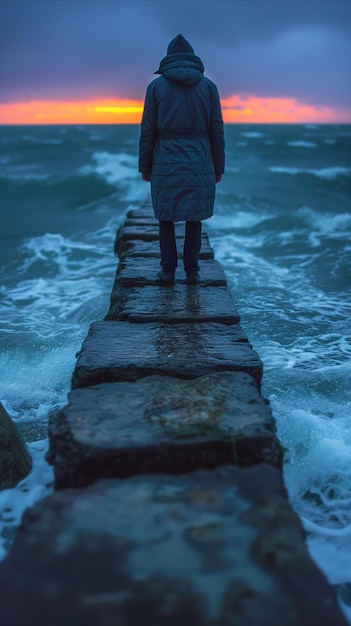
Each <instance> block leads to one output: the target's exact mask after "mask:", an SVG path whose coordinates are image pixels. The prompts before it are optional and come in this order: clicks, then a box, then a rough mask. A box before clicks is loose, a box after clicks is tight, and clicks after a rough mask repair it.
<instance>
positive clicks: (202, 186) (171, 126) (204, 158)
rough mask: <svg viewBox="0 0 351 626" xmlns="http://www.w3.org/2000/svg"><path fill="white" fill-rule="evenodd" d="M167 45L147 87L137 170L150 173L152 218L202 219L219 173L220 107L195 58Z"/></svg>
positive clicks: (221, 161) (221, 150)
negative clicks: (163, 55)
mask: <svg viewBox="0 0 351 626" xmlns="http://www.w3.org/2000/svg"><path fill="white" fill-rule="evenodd" d="M179 37H182V36H181V35H179V36H178V38H179ZM176 39H177V38H176ZM182 39H183V41H184V42H185V44H187V45H188V46H189V48H190V50H192V48H191V46H190V44H188V42H187V41H186V40H185V39H184V38H182ZM173 41H176V40H173ZM180 43H181V44H182V41H180ZM171 44H172V42H171ZM171 44H170V46H169V47H168V51H167V52H168V54H167V56H166V57H164V58H163V59H162V61H161V64H160V68H159V70H158V72H155V73H158V74H160V77H159V78H156V79H155V80H153V81H152V82H151V83H150V84H149V86H148V88H147V92H146V97H145V106H144V113H143V119H142V124H141V134H140V145H139V171H140V172H142V173H144V174H150V173H151V175H152V179H151V195H152V203H153V207H154V212H155V216H156V218H157V219H159V220H166V221H180V220H188V221H197V220H204V219H207V218H208V217H211V215H213V206H214V199H215V175H216V174H217V175H219V174H223V172H224V136H223V121H222V114H221V106H220V102H219V96H218V91H217V87H216V85H215V84H214V83H213V82H212V81H211V80H209V79H208V78H206V77H205V76H204V75H203V72H204V67H203V64H202V62H201V60H200V59H199V57H197V56H195V54H194V53H193V52H188V51H186V52H176V53H172V47H171ZM189 48H188V49H189ZM175 49H176V50H177V49H179V39H178V48H177V47H175ZM181 49H182V48H181ZM170 52H171V53H170Z"/></svg>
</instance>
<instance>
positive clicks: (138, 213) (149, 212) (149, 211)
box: [126, 202, 155, 219]
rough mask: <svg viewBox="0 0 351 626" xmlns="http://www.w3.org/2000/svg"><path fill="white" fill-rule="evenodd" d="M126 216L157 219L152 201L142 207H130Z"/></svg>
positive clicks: (129, 217)
mask: <svg viewBox="0 0 351 626" xmlns="http://www.w3.org/2000/svg"><path fill="white" fill-rule="evenodd" d="M126 217H127V219H145V218H146V219H148V218H154V219H155V213H154V210H153V208H152V204H151V202H150V203H146V204H143V205H142V206H141V207H138V208H137V209H129V211H127V215H126Z"/></svg>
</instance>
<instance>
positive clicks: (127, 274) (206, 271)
mask: <svg viewBox="0 0 351 626" xmlns="http://www.w3.org/2000/svg"><path fill="white" fill-rule="evenodd" d="M159 271H160V263H159V261H158V259H155V258H149V259H144V260H143V261H141V260H140V259H135V258H128V257H127V258H126V259H123V260H122V261H121V262H120V263H119V266H118V270H117V280H118V282H119V284H120V285H121V286H123V287H139V286H143V285H158V284H160V281H159V279H158V278H157V272H159ZM175 279H176V282H183V283H185V281H186V274H185V271H184V268H183V267H182V265H181V264H180V265H179V267H178V268H177V270H176V276H175ZM226 284H227V281H226V277H225V274H224V271H223V269H222V266H221V265H220V264H219V263H218V261H214V260H208V261H203V262H202V263H201V271H200V285H201V286H203V287H221V286H225V285H226ZM219 298H220V296H219Z"/></svg>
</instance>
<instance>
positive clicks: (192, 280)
mask: <svg viewBox="0 0 351 626" xmlns="http://www.w3.org/2000/svg"><path fill="white" fill-rule="evenodd" d="M199 280H200V277H199V272H192V273H191V274H187V277H186V282H187V284H188V285H198V284H199Z"/></svg>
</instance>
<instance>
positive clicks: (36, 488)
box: [0, 440, 54, 560]
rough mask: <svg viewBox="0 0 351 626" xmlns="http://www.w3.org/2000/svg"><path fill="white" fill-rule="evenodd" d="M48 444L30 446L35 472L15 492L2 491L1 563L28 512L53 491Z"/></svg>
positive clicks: (45, 442) (33, 470)
mask: <svg viewBox="0 0 351 626" xmlns="http://www.w3.org/2000/svg"><path fill="white" fill-rule="evenodd" d="M47 447H48V442H47V440H42V441H36V442H33V443H30V444H28V448H29V452H30V454H31V456H32V470H31V472H30V474H29V475H28V476H27V477H26V478H25V479H24V480H22V481H21V482H20V483H19V484H18V485H17V487H15V488H14V489H4V490H3V491H0V560H2V559H3V558H5V556H6V554H7V552H8V550H9V547H10V545H11V544H12V541H13V539H14V535H15V533H14V530H15V528H16V527H18V526H19V524H20V522H21V519H22V516H23V513H24V511H25V510H26V509H27V508H29V507H31V506H33V505H34V504H35V503H36V502H38V500H41V499H42V498H44V497H45V496H47V495H49V494H50V493H51V492H52V490H53V480H54V476H53V469H52V467H50V466H49V465H48V464H47V463H46V461H45V454H46V451H47Z"/></svg>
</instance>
